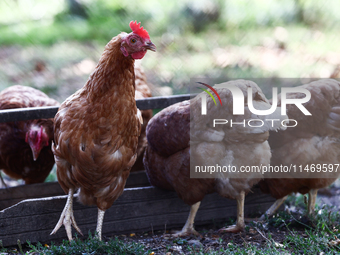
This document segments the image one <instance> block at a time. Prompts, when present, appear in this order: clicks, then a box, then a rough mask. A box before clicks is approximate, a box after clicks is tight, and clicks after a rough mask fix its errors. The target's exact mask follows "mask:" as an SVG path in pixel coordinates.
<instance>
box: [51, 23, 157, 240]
mask: <svg viewBox="0 0 340 255" xmlns="http://www.w3.org/2000/svg"><path fill="white" fill-rule="evenodd" d="M130 28H131V29H132V31H133V32H132V33H130V34H127V33H124V32H123V33H121V34H119V35H118V36H116V37H114V38H112V40H111V41H110V42H109V43H108V44H107V45H106V47H105V50H104V53H103V54H102V56H101V58H100V60H99V63H98V65H97V67H96V69H95V71H94V72H93V73H92V74H91V76H90V78H89V80H88V81H87V83H86V84H85V85H84V87H83V88H81V89H80V90H78V91H77V92H76V93H75V94H73V95H72V96H70V97H69V98H68V99H66V101H65V102H64V103H63V104H62V105H61V106H60V108H59V111H58V113H57V115H56V117H55V125H54V128H55V143H54V145H53V146H52V150H53V153H54V155H55V160H56V164H57V176H58V181H59V183H60V185H61V187H62V188H63V189H64V191H65V192H66V193H68V199H67V202H66V205H65V208H64V210H63V212H62V214H61V217H60V219H59V221H58V223H57V225H56V227H55V228H54V230H53V231H52V233H51V234H54V233H55V232H56V231H57V230H58V229H59V228H60V227H61V225H62V224H64V226H65V228H66V232H67V236H68V238H69V239H70V240H72V232H71V225H73V226H74V228H75V229H76V230H77V231H78V232H79V233H81V231H80V229H79V228H78V226H77V224H76V221H75V219H74V216H73V206H72V201H73V194H74V191H75V189H77V188H79V200H80V202H82V203H83V204H85V205H96V206H97V207H98V221H97V234H98V237H99V239H101V232H102V224H103V219H104V213H105V210H107V209H108V208H110V207H111V206H112V204H113V202H114V201H115V200H116V199H117V198H118V197H119V196H120V195H121V194H122V192H123V189H124V186H125V182H126V179H127V178H128V176H129V173H130V168H131V167H132V165H133V164H134V163H135V160H136V156H137V154H136V150H137V145H138V136H139V134H140V129H141V122H142V117H141V113H140V111H139V110H138V109H137V107H136V101H135V74H134V59H141V58H143V57H144V55H145V54H146V51H147V50H152V51H155V50H156V47H155V45H154V44H153V43H152V42H151V41H150V37H149V34H148V32H147V31H146V30H144V29H143V27H140V23H139V24H137V22H132V21H131V22H130Z"/></svg>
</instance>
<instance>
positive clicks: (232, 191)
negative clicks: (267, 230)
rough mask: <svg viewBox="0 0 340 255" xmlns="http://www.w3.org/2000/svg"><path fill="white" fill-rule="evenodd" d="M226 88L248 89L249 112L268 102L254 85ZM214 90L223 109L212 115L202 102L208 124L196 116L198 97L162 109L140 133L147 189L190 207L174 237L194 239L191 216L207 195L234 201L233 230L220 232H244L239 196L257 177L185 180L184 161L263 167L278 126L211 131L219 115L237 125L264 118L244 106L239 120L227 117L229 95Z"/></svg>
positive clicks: (276, 115)
mask: <svg viewBox="0 0 340 255" xmlns="http://www.w3.org/2000/svg"><path fill="white" fill-rule="evenodd" d="M227 84H232V85H234V86H237V87H238V88H240V89H241V90H242V92H243V94H244V95H245V97H247V89H248V88H249V87H251V88H252V90H253V94H252V95H251V96H252V99H253V101H254V107H255V108H256V109H268V108H270V104H269V102H268V100H267V99H266V98H265V96H264V94H263V93H262V91H261V89H260V88H259V87H258V86H257V85H256V84H255V83H253V82H251V81H244V80H238V81H233V82H228V83H227ZM215 89H216V90H217V92H218V94H219V95H220V97H221V101H222V103H223V107H222V109H220V110H218V111H216V110H214V109H216V108H215V107H217V106H215V105H214V102H213V100H212V99H211V98H210V97H208V98H207V109H208V110H207V111H208V112H209V114H208V115H207V116H209V117H210V121H211V122H210V121H209V123H207V122H206V119H204V118H203V117H202V115H201V105H200V104H201V99H200V96H199V95H198V96H197V97H196V98H194V99H193V100H192V101H191V102H189V101H184V102H181V103H177V104H174V105H172V106H170V107H168V108H165V109H164V110H162V111H161V112H159V113H158V114H156V115H155V116H154V117H153V118H152V119H151V120H150V122H149V124H148V126H147V128H146V136H147V140H148V146H147V148H146V151H145V154H144V166H145V169H146V172H147V174H148V177H149V180H150V183H151V184H152V185H154V186H156V187H159V188H163V189H168V190H175V191H176V193H177V194H178V196H179V197H180V198H181V199H182V200H183V201H184V202H185V203H187V204H189V205H191V209H190V214H189V217H188V220H187V222H186V224H185V226H184V227H183V229H182V231H180V232H179V233H177V234H176V235H186V234H191V233H193V234H198V233H197V232H196V231H195V229H194V226H193V223H194V218H195V215H196V212H197V210H198V208H199V206H200V203H201V201H202V199H203V198H204V196H205V195H206V194H209V193H213V192H217V193H218V194H220V195H221V196H223V197H226V198H231V199H236V200H237V224H236V226H231V227H229V228H224V229H221V231H227V232H238V231H241V230H243V229H244V227H245V224H244V213H243V206H244V198H245V194H246V193H248V192H249V191H250V189H251V187H252V186H253V185H254V184H256V183H257V182H258V181H259V180H260V179H261V178H262V174H259V173H246V174H238V173H234V174H233V178H230V176H228V175H223V174H222V175H221V176H219V178H209V177H208V178H190V158H191V157H196V159H198V161H201V162H199V163H200V164H201V165H216V164H219V165H220V166H228V165H230V166H236V168H237V169H238V170H239V169H240V167H241V166H260V165H261V164H262V165H265V164H267V165H268V164H269V162H270V157H271V152H270V148H269V144H268V142H267V138H268V135H269V132H268V131H269V130H276V129H278V128H280V125H279V124H277V123H280V122H281V121H280V122H277V123H276V124H274V125H273V126H270V125H268V123H265V124H264V125H263V126H262V127H259V128H250V127H248V126H245V127H243V125H233V126H232V127H231V126H230V125H229V124H228V125H218V127H216V128H213V126H212V120H213V119H215V118H218V119H220V118H221V112H222V113H223V116H224V118H226V119H228V120H229V121H230V120H231V119H232V120H233V121H234V122H238V123H240V122H241V121H242V120H243V119H246V123H247V121H248V120H249V119H263V118H264V116H257V115H254V114H252V113H251V112H250V111H249V109H248V106H245V107H244V110H245V115H244V116H235V115H233V113H232V109H233V107H232V104H233V99H232V94H231V92H230V91H229V90H228V89H222V88H220V89H217V88H216V86H215ZM203 93H205V92H203ZM245 102H246V100H245ZM220 107H221V106H220ZM190 108H191V109H190ZM190 111H191V114H190ZM269 117H270V119H279V120H282V119H284V118H285V117H287V116H281V115H279V110H278V109H277V110H276V111H275V112H274V113H273V114H272V115H270V116H269ZM269 123H270V122H269ZM253 125H255V123H253ZM190 129H191V130H190ZM190 133H191V136H190ZM196 163H197V161H196ZM208 176H209V173H208ZM210 177H211V176H210ZM241 178H243V179H241Z"/></svg>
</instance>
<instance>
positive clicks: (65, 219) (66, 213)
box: [50, 189, 83, 241]
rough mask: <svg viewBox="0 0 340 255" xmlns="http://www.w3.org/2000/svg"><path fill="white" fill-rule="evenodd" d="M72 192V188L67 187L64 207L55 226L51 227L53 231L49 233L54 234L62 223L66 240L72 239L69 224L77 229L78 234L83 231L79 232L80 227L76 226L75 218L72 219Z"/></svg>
mask: <svg viewBox="0 0 340 255" xmlns="http://www.w3.org/2000/svg"><path fill="white" fill-rule="evenodd" d="M73 194H74V189H69V192H68V196H67V201H66V205H65V207H64V210H63V212H62V213H61V215H60V219H59V221H58V223H57V225H56V226H55V228H54V229H53V231H52V232H51V234H50V235H53V234H55V233H56V232H57V231H58V230H59V228H60V227H61V225H63V224H64V226H65V229H66V233H67V237H68V240H70V241H71V240H73V239H72V230H71V225H72V226H73V227H74V228H75V229H76V230H77V231H78V233H79V234H81V235H83V233H82V232H81V230H80V228H79V227H78V225H77V223H76V220H75V219H74V215H73Z"/></svg>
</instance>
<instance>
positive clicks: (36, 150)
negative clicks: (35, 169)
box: [28, 141, 42, 161]
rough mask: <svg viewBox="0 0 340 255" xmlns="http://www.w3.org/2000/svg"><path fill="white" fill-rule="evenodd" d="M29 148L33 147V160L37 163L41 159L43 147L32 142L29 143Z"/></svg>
mask: <svg viewBox="0 0 340 255" xmlns="http://www.w3.org/2000/svg"><path fill="white" fill-rule="evenodd" d="M28 144H29V146H30V147H31V150H32V154H33V160H34V161H36V160H37V159H38V157H39V154H40V151H41V149H42V147H40V146H37V145H36V144H33V143H32V142H30V141H29V142H28Z"/></svg>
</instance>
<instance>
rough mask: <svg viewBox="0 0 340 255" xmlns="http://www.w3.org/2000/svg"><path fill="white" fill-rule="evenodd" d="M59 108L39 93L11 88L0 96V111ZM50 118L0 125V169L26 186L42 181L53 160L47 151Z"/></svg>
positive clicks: (49, 149)
mask: <svg viewBox="0 0 340 255" xmlns="http://www.w3.org/2000/svg"><path fill="white" fill-rule="evenodd" d="M41 106H59V103H58V102H57V101H55V100H54V99H52V98H49V97H48V96H47V95H46V94H44V93H43V92H41V91H39V90H36V89H33V88H30V87H26V86H21V85H15V86H12V87H9V88H7V89H5V90H3V91H2V92H1V93H0V110H5V109H14V108H26V107H41ZM52 140H53V119H37V120H27V121H15V122H8V123H0V169H2V170H3V171H4V172H5V173H6V174H7V175H8V176H10V177H12V178H14V179H23V180H24V181H25V183H26V184H32V183H39V182H44V180H45V179H46V177H47V176H48V174H49V173H50V171H51V169H52V167H53V165H54V158H53V153H52V151H51V142H52Z"/></svg>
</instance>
